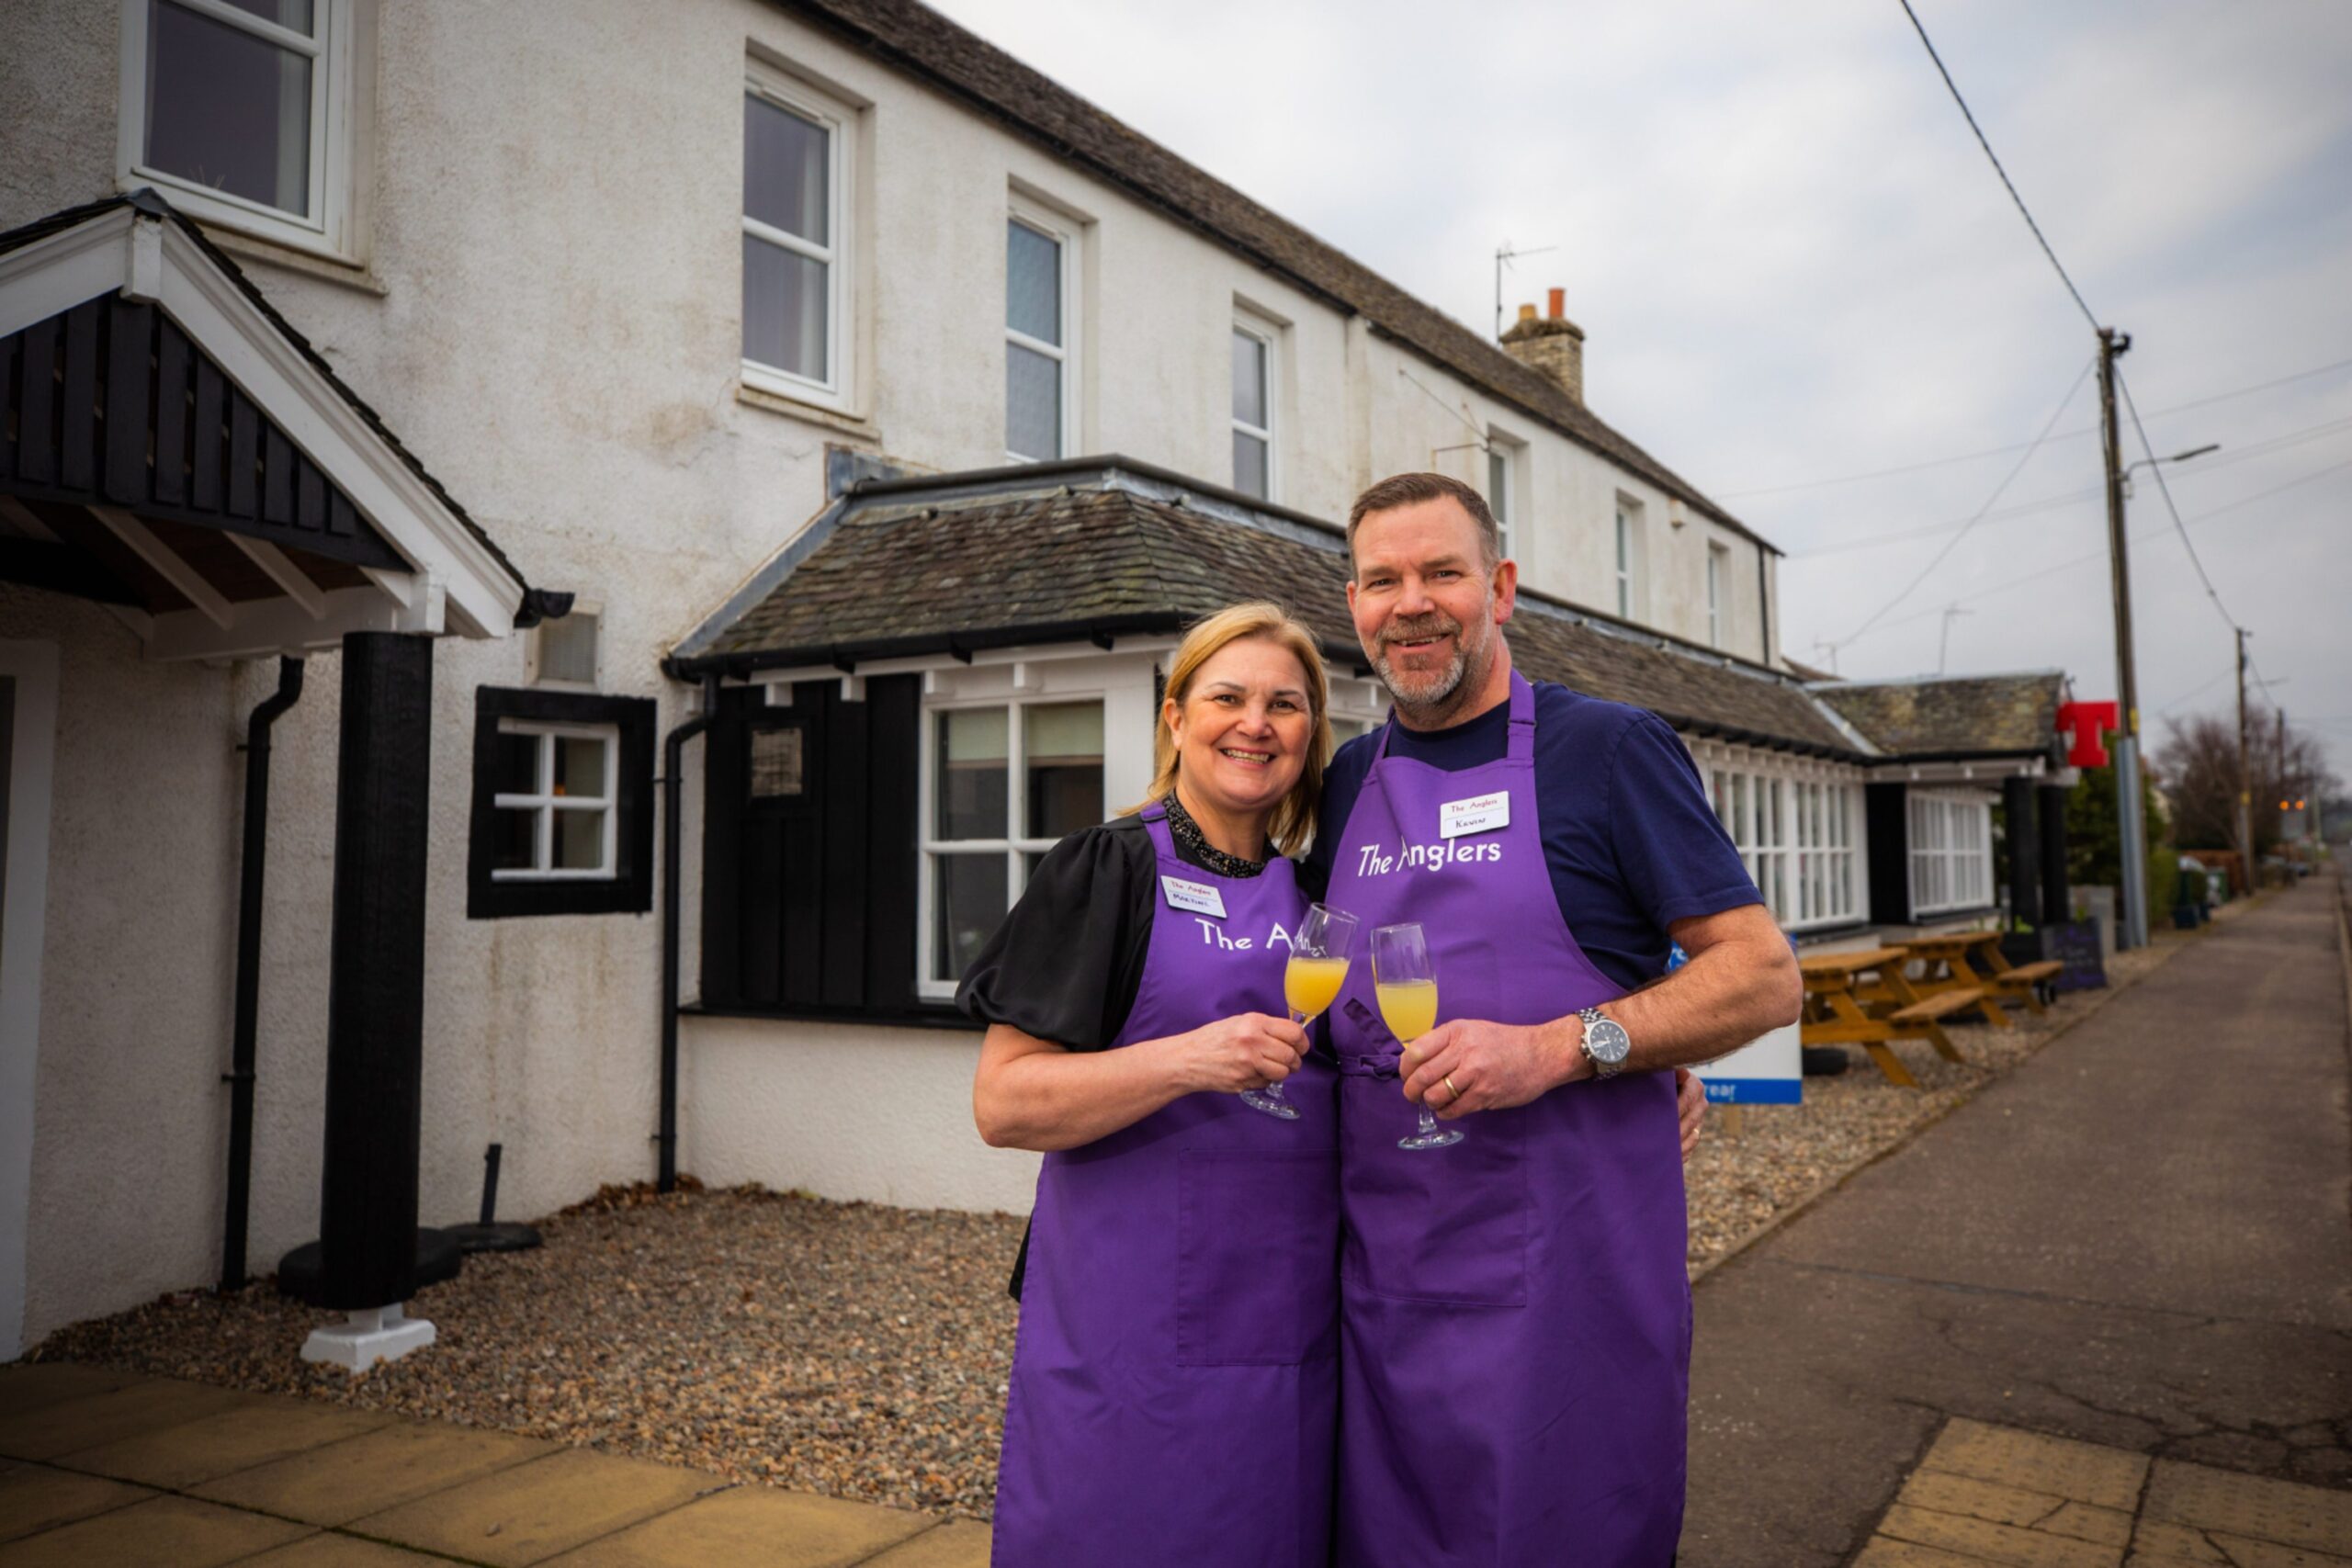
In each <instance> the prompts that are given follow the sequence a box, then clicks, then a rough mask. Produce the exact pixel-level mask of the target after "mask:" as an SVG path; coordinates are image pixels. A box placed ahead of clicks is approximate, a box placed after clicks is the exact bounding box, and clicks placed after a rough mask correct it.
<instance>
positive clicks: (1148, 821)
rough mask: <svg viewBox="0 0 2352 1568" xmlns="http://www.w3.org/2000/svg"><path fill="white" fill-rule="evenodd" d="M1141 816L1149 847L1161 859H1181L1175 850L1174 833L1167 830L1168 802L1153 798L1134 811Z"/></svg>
mask: <svg viewBox="0 0 2352 1568" xmlns="http://www.w3.org/2000/svg"><path fill="white" fill-rule="evenodd" d="M1136 816H1138V817H1140V818H1143V830H1144V831H1145V832H1147V833H1148V834H1150V835H1151V847H1152V849H1153V851H1154V852H1157V853H1158V855H1159V858H1160V859H1161V860H1163V861H1171V860H1181V859H1182V856H1180V855H1179V854H1177V852H1176V838H1175V835H1174V834H1172V833H1170V832H1169V830H1168V803H1167V802H1165V801H1160V800H1155V801H1153V802H1152V803H1151V804H1150V805H1149V806H1147V807H1144V808H1143V809H1142V810H1141V811H1138V812H1136Z"/></svg>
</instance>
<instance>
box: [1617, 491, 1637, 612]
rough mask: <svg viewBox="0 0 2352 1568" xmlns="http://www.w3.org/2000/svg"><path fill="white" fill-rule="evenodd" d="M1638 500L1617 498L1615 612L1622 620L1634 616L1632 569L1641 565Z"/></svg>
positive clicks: (1633, 571) (1633, 578)
mask: <svg viewBox="0 0 2352 1568" xmlns="http://www.w3.org/2000/svg"><path fill="white" fill-rule="evenodd" d="M1641 526H1642V507H1641V502H1636V501H1629V500H1627V499H1626V498H1625V497H1623V496H1622V495H1621V496H1619V497H1618V498H1617V541H1616V542H1617V615H1618V617H1619V618H1620V619H1621V620H1627V621H1630V620H1632V619H1633V618H1634V602H1635V595H1634V589H1635V586H1636V583H1635V573H1636V572H1637V571H1638V570H1639V567H1640V554H1641Z"/></svg>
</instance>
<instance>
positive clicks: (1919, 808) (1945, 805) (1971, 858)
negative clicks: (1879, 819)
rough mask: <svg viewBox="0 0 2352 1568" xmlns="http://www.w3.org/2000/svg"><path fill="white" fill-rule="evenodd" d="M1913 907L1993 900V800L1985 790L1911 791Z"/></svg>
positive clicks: (1934, 909) (1934, 910) (1936, 908)
mask: <svg viewBox="0 0 2352 1568" xmlns="http://www.w3.org/2000/svg"><path fill="white" fill-rule="evenodd" d="M1905 810H1906V812H1907V814H1908V817H1907V820H1908V825H1909V827H1910V839H1911V844H1910V852H1911V853H1910V860H1911V913H1912V915H1913V917H1914V918H1915V919H1916V918H1917V917H1918V916H1921V915H1933V914H1939V913H1948V912H1950V911H1952V910H1958V909H1981V908H1985V906H1987V905H1989V904H1991V903H1992V902H1993V801H1992V796H1991V795H1989V794H1988V793H1986V792H1985V791H1982V790H1923V789H1914V790H1912V791H1910V792H1909V795H1908V798H1907V799H1906V800H1905Z"/></svg>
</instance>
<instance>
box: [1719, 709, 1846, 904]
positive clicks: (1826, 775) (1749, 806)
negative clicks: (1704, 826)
mask: <svg viewBox="0 0 2352 1568" xmlns="http://www.w3.org/2000/svg"><path fill="white" fill-rule="evenodd" d="M1692 753H1693V756H1694V758H1695V760H1696V761H1697V762H1698V765H1699V769H1700V773H1701V776H1702V778H1703V779H1704V780H1705V781H1706V789H1707V800H1708V804H1709V805H1711V806H1713V807H1714V810H1715V817H1716V819H1717V820H1718V821H1720V822H1722V823H1723V825H1724V831H1725V832H1726V833H1728V834H1730V836H1731V840H1732V842H1733V844H1734V845H1735V846H1736V848H1737V849H1738V850H1739V855H1740V859H1741V861H1742V862H1744V863H1746V864H1747V874H1748V878H1749V880H1751V881H1753V882H1754V883H1755V884H1756V886H1757V890H1758V892H1760V893H1762V894H1763V895H1764V905H1765V908H1767V909H1769V910H1770V911H1771V914H1772V918H1773V919H1775V920H1777V921H1779V922H1780V924H1781V929H1782V930H1784V931H1807V930H1813V929H1817V928H1820V927H1825V926H1845V925H1851V924H1854V923H1856V922H1858V921H1863V920H1867V919H1869V918H1870V887H1869V880H1868V874H1867V869H1866V863H1865V861H1864V858H1863V842H1862V840H1863V828H1862V815H1861V814H1862V793H1861V791H1862V773H1861V771H1860V769H1858V768H1853V767H1850V766H1847V765H1844V764H1839V763H1833V762H1825V761H1818V760H1815V759H1811V758H1795V757H1789V756H1785V755H1782V754H1781V753H1778V752H1770V751H1759V750H1755V749H1754V748H1751V747H1745V746H1727V745H1724V744H1721V743H1718V742H1713V741H1705V742H1701V743H1699V744H1697V745H1695V746H1694V747H1693V748H1692Z"/></svg>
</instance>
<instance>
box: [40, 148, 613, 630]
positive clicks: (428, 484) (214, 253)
mask: <svg viewBox="0 0 2352 1568" xmlns="http://www.w3.org/2000/svg"><path fill="white" fill-rule="evenodd" d="M118 207H135V208H137V209H139V210H140V211H141V212H144V213H146V214H148V215H149V216H150V217H154V218H161V219H163V220H165V221H167V222H170V223H173V224H175V225H176V226H177V227H178V228H179V230H180V231H181V232H182V233H185V234H186V235H187V237H188V238H189V239H190V240H192V241H194V242H195V243H196V246H197V248H198V250H200V251H202V252H203V253H204V254H205V257H206V259H208V260H209V261H210V262H211V263H212V265H214V266H217V267H219V268H220V270H221V272H222V273H224V274H226V275H227V276H228V278H229V280H230V281H231V282H232V283H234V284H235V285H236V286H237V289H238V292H240V293H242V294H243V295H244V297H245V298H246V299H250V300H252V301H253V304H254V309H255V310H259V311H260V312H261V313H262V315H263V316H264V317H266V319H267V320H268V321H269V324H270V325H271V326H272V327H274V328H276V329H277V333H278V335H279V336H281V337H283V338H284V339H285V340H286V341H287V342H288V344H292V345H293V348H294V351H295V352H296V353H298V354H300V355H301V356H302V357H303V358H304V359H305V360H307V361H309V363H310V365H311V368H312V369H314V370H316V371H317V372H318V373H319V374H320V375H321V376H323V377H324V378H326V381H327V385H329V386H330V387H333V388H334V390H335V395H336V396H338V397H340V398H341V399H342V400H344V401H345V403H347V404H349V405H350V406H351V410H352V412H354V413H356V414H357V415H358V416H359V417H360V419H361V421H363V422H364V423H366V424H367V426H368V429H369V430H371V431H373V432H374V433H375V434H376V437H377V439H379V440H380V441H381V442H383V444H384V445H385V446H388V447H390V449H391V451H392V453H393V455H394V456H396V457H399V458H400V460H401V463H402V464H403V465H404V466H405V467H406V468H408V470H409V471H410V472H411V473H413V474H414V475H415V476H416V477H417V479H420V480H422V481H423V482H424V487H425V489H427V490H429V491H432V492H433V495H434V499H435V500H436V501H438V502H440V503H441V504H442V505H443V506H445V507H447V508H448V510H449V514H450V515H451V516H453V517H455V518H456V519H457V520H458V522H459V523H460V524H462V525H464V526H465V529H466V531H467V532H468V533H469V534H471V535H472V536H474V537H475V539H477V540H478V541H480V543H481V547H482V548H483V549H485V550H488V551H489V552H490V554H491V558H492V559H493V560H495V561H496V562H498V564H499V566H500V568H501V569H503V570H504V571H505V573H506V575H507V576H509V577H511V578H513V579H514V580H515V582H516V584H518V585H519V586H520V587H521V588H522V591H523V597H522V600H521V602H520V604H518V606H517V611H518V613H517V615H516V616H515V625H516V626H532V625H536V624H537V621H538V620H539V618H540V616H541V615H542V614H552V615H561V614H563V613H564V611H565V610H566V609H569V608H570V606H571V597H572V596H571V594H568V593H561V594H558V593H550V592H548V591H546V590H543V589H535V588H533V587H531V586H530V580H529V579H528V578H526V577H525V576H524V575H523V570H522V569H521V568H520V567H518V566H516V565H515V563H514V562H513V561H512V560H510V559H508V558H507V556H506V552H505V551H504V550H502V549H500V548H499V547H498V541H497V540H495V539H493V538H492V537H491V536H490V534H489V532H488V530H486V529H484V528H483V527H482V525H481V524H479V523H477V522H475V521H474V520H473V518H472V517H471V516H470V515H469V513H467V511H466V509H465V508H464V507H462V506H460V505H458V502H457V498H456V497H455V496H452V495H451V494H450V493H449V492H448V491H447V490H446V489H444V488H443V487H442V484H441V481H440V480H439V479H435V478H434V477H433V475H432V474H431V473H429V472H428V471H426V469H425V467H424V463H423V462H421V461H420V460H418V458H417V456H416V454H415V453H413V452H412V451H410V450H409V449H408V448H407V447H406V446H402V445H401V438H400V437H399V436H397V435H395V434H392V431H391V427H390V425H387V424H386V423H384V419H383V416H382V415H381V414H379V413H378V412H376V411H375V410H374V409H372V408H369V407H368V404H367V402H366V400H363V399H362V398H361V397H360V396H359V394H358V393H357V392H355V391H353V390H352V389H351V387H350V386H349V384H348V383H346V382H345V380H344V378H342V377H340V376H338V375H336V374H335V370H334V366H332V365H330V364H328V363H327V361H326V356H325V355H322V354H321V353H319V351H318V350H317V349H315V348H313V347H311V341H310V339H308V338H306V337H304V336H303V335H302V334H301V333H299V332H296V331H295V330H294V326H293V323H292V322H290V321H288V320H287V319H286V318H285V317H284V316H282V315H280V314H279V313H278V310H277V306H275V305H272V304H271V303H270V302H269V299H268V297H267V296H266V295H265V294H263V293H262V291H261V290H260V288H257V287H255V286H254V281H253V279H252V278H250V277H247V276H245V274H244V269H243V268H242V267H240V266H238V265H237V264H236V262H235V261H234V260H233V259H232V258H231V256H230V255H229V254H228V253H227V252H226V251H224V250H222V249H221V248H220V246H218V245H216V244H214V243H212V242H211V240H209V238H207V237H206V235H205V232H204V231H203V229H201V228H200V227H198V224H197V223H196V221H195V220H193V219H190V218H189V217H188V216H187V214H186V213H184V212H181V211H180V210H179V209H177V208H175V207H174V206H172V204H171V203H170V202H168V201H166V200H164V197H163V196H162V195H161V194H160V193H159V192H157V191H156V190H155V189H154V188H153V186H141V187H140V188H139V189H138V190H136V191H133V192H131V193H130V194H129V195H127V196H110V197H105V198H104V199H103V200H99V201H92V202H85V204H83V205H82V206H80V207H69V208H66V209H64V210H62V211H61V212H52V213H51V214H50V215H49V216H48V217H46V218H37V219H35V220H33V221H31V222H30V223H26V224H23V225H21V226H19V227H17V228H15V229H11V230H8V231H6V232H5V233H0V255H5V254H7V253H8V252H10V251H13V250H17V249H19V248H21V247H23V246H25V245H28V244H30V243H33V242H34V241H35V240H40V239H45V238H47V237H48V236H49V235H51V234H57V233H62V232H63V231H66V230H68V229H72V228H74V227H77V226H78V225H80V224H82V223H85V222H87V221H88V220H91V219H93V218H96V217H98V216H100V215H102V214H104V213H107V212H110V211H112V210H113V209H116V208H118ZM553 600H560V601H561V607H558V606H557V605H556V604H553V603H550V601H553Z"/></svg>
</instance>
